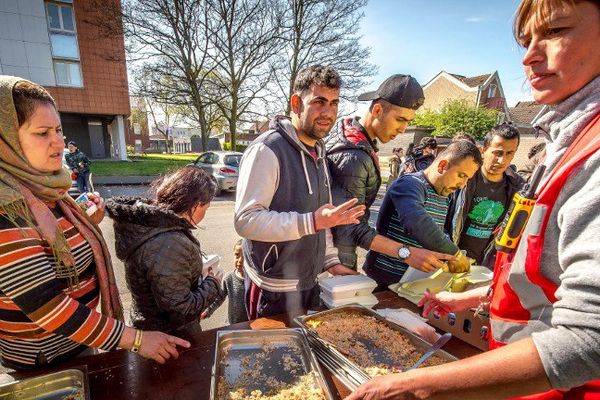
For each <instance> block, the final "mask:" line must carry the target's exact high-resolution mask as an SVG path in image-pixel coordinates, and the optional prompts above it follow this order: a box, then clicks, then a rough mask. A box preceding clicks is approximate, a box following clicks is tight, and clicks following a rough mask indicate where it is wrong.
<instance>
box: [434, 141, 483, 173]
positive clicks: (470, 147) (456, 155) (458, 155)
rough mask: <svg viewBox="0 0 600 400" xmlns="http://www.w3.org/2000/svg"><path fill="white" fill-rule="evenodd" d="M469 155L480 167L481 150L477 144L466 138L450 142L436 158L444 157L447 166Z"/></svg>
mask: <svg viewBox="0 0 600 400" xmlns="http://www.w3.org/2000/svg"><path fill="white" fill-rule="evenodd" d="M469 157H470V158H472V159H473V160H474V161H475V163H477V165H479V166H480V167H481V166H482V165H483V158H482V157H481V152H480V151H479V149H478V148H477V146H475V145H474V144H473V143H471V142H469V141H468V140H459V141H456V142H453V143H450V145H448V147H446V148H445V149H444V151H442V152H441V153H440V155H439V156H438V158H446V159H447V160H448V166H449V167H451V166H453V165H455V164H458V163H459V162H461V161H462V160H464V159H466V158H469Z"/></svg>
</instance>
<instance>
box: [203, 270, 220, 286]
mask: <svg viewBox="0 0 600 400" xmlns="http://www.w3.org/2000/svg"><path fill="white" fill-rule="evenodd" d="M206 274H207V275H208V276H211V277H213V278H215V279H216V280H217V282H218V283H219V286H221V284H222V283H223V270H222V269H221V268H219V269H216V270H215V269H213V267H208V269H207V270H206Z"/></svg>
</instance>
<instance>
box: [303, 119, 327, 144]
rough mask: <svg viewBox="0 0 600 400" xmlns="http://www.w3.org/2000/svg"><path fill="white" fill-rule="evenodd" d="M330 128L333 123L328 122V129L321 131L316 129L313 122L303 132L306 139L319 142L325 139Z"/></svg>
mask: <svg viewBox="0 0 600 400" xmlns="http://www.w3.org/2000/svg"><path fill="white" fill-rule="evenodd" d="M331 128H333V121H329V128H327V129H323V128H318V127H317V121H316V120H315V121H314V122H313V124H312V126H311V127H310V129H307V130H306V131H305V132H306V135H307V136H308V137H310V138H312V139H316V140H321V139H323V138H325V137H327V135H329V132H330V131H331Z"/></svg>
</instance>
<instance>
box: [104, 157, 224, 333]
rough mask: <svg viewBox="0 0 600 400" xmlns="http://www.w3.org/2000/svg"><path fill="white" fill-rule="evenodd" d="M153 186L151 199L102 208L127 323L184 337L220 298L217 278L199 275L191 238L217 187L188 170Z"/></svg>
mask: <svg viewBox="0 0 600 400" xmlns="http://www.w3.org/2000/svg"><path fill="white" fill-rule="evenodd" d="M153 187H154V188H155V189H156V198H155V199H153V200H149V199H143V198H136V197H115V198H112V199H110V200H109V201H108V202H107V204H106V209H107V211H108V215H109V216H110V217H111V218H112V219H113V220H114V229H115V239H116V240H115V246H116V250H117V257H119V259H121V260H123V262H124V263H125V268H126V279H127V285H128V287H129V289H130V290H131V294H132V296H133V308H132V312H131V319H132V321H133V325H134V326H135V327H136V328H138V329H158V330H162V331H165V332H170V333H176V334H177V335H185V336H188V337H189V336H191V335H193V334H194V333H197V332H199V331H201V328H200V316H201V314H202V312H203V311H204V310H206V309H207V308H208V306H209V305H211V304H212V303H213V302H214V301H215V300H217V299H218V298H219V297H220V296H221V295H222V293H221V282H220V280H221V278H220V277H217V276H215V274H214V273H212V272H211V271H209V274H208V276H206V277H204V278H203V276H202V268H203V264H202V254H201V250H200V242H199V241H198V239H196V238H195V237H194V235H193V234H192V229H194V228H196V226H197V224H198V223H199V222H200V221H201V220H202V219H203V218H204V215H205V213H206V210H207V209H208V207H209V206H210V202H211V200H212V199H213V197H214V195H215V193H216V190H217V185H216V183H215V181H214V179H213V178H212V177H211V176H210V175H208V174H207V173H206V172H204V171H203V170H202V169H200V168H198V167H196V166H194V165H189V166H186V167H184V168H182V169H180V170H178V171H176V172H174V173H172V174H170V175H167V176H165V177H164V178H163V179H160V180H158V181H156V182H155V183H154V184H153Z"/></svg>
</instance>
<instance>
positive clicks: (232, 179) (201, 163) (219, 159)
mask: <svg viewBox="0 0 600 400" xmlns="http://www.w3.org/2000/svg"><path fill="white" fill-rule="evenodd" d="M241 159H242V153H239V152H237V151H207V152H206V153H202V154H200V156H198V158H197V159H196V161H194V164H196V165H197V166H198V167H200V168H202V169H203V170H204V171H206V172H208V173H209V174H211V175H212V176H213V177H214V178H215V179H216V180H217V184H218V186H219V192H221V191H223V190H235V187H236V185H237V180H238V176H239V172H240V160H241Z"/></svg>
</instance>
